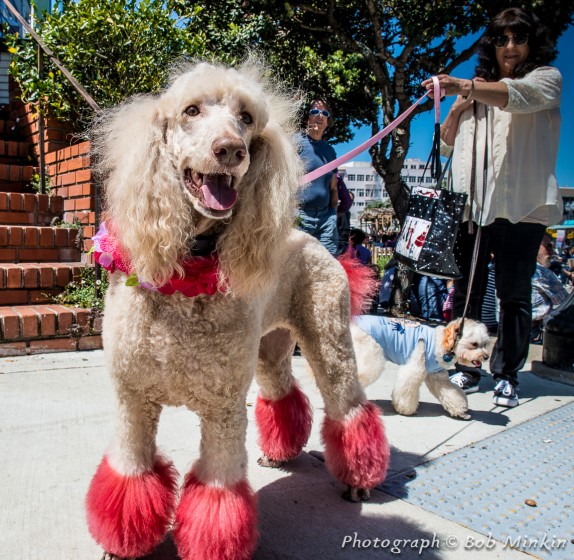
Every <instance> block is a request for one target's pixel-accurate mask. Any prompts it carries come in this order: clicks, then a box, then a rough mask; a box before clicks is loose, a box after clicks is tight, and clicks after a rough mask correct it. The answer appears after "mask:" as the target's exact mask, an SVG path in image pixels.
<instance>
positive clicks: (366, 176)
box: [365, 175, 373, 181]
mask: <svg viewBox="0 0 574 560" xmlns="http://www.w3.org/2000/svg"><path fill="white" fill-rule="evenodd" d="M372 180H373V176H372V175H365V181H372Z"/></svg>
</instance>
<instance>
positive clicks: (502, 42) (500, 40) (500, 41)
mask: <svg viewBox="0 0 574 560" xmlns="http://www.w3.org/2000/svg"><path fill="white" fill-rule="evenodd" d="M510 39H512V42H513V43H514V44H515V45H516V46H517V47H521V46H522V45H526V43H528V34H526V33H515V34H514V35H497V36H496V37H493V38H492V42H493V44H494V46H495V47H496V48H497V49H503V48H504V47H506V45H508V42H509V41H510Z"/></svg>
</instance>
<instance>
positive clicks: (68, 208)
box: [46, 142, 96, 252]
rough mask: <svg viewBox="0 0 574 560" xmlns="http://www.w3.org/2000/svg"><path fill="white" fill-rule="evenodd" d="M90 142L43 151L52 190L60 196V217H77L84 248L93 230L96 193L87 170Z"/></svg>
mask: <svg viewBox="0 0 574 560" xmlns="http://www.w3.org/2000/svg"><path fill="white" fill-rule="evenodd" d="M89 152H90V143H89V142H82V143H80V144H75V145H73V146H68V147H66V148H62V149H60V150H56V151H54V152H51V153H49V154H46V165H47V168H48V174H49V176H50V184H51V186H52V194H55V195H59V196H61V197H63V198H64V221H66V222H70V223H73V222H74V221H75V220H78V221H79V222H80V223H81V224H82V226H83V231H84V246H83V250H84V251H85V252H87V251H89V250H90V248H91V246H92V241H91V238H92V237H93V236H94V234H95V223H96V213H95V208H96V197H95V185H94V183H93V182H92V174H91V170H90V156H89Z"/></svg>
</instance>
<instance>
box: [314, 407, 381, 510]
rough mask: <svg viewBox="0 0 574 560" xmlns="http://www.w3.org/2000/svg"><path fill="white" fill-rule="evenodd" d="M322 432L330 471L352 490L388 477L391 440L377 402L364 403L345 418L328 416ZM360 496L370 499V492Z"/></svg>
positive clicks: (364, 487)
mask: <svg viewBox="0 0 574 560" xmlns="http://www.w3.org/2000/svg"><path fill="white" fill-rule="evenodd" d="M321 435H322V437H323V442H324V443H325V461H326V463H327V467H328V468H329V471H330V472H331V474H332V475H333V476H334V477H335V478H337V479H338V480H340V481H341V482H342V483H343V484H347V485H348V486H349V487H350V490H352V489H369V488H373V487H375V486H376V485H377V484H380V483H381V482H382V481H383V480H384V479H385V475H386V474H387V468H388V465H389V457H390V449H389V442H388V441H387V437H386V435H385V428H384V426H383V421H382V418H381V415H380V412H379V409H378V408H377V407H376V406H375V405H374V404H373V403H370V402H366V403H363V404H362V405H360V406H359V407H357V409H354V410H352V411H351V412H350V413H349V414H348V415H347V417H346V418H345V419H343V420H332V419H331V418H327V417H325V421H324V423H323V428H322V430H321ZM359 494H361V493H359ZM351 495H354V493H353V492H351ZM359 497H360V499H366V498H367V497H368V494H367V495H364V493H363V496H359Z"/></svg>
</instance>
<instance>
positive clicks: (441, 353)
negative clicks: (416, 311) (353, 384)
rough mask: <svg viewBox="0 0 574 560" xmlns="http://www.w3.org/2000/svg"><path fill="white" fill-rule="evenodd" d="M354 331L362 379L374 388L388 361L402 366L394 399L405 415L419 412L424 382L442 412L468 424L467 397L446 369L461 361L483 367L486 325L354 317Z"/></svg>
mask: <svg viewBox="0 0 574 560" xmlns="http://www.w3.org/2000/svg"><path fill="white" fill-rule="evenodd" d="M351 332H352V335H353V344H354V346H355V354H356V356H357V366H358V371H359V381H360V382H361V384H362V385H363V386H367V385H370V384H371V383H373V382H374V381H375V380H376V379H378V377H379V376H380V375H381V374H382V373H383V370H384V368H385V363H386V362H391V363H393V364H396V365H399V366H400V368H399V373H398V376H397V380H396V382H395V386H394V388H393V392H392V396H391V400H392V403H393V407H394V409H395V410H396V411H397V412H398V413H399V414H403V415H405V416H410V415H412V414H414V413H415V412H416V411H417V408H418V405H419V399H420V387H421V385H422V383H423V381H424V382H425V383H426V386H427V387H428V389H429V391H430V392H431V393H432V394H433V395H434V396H435V397H436V398H437V399H438V400H439V402H440V403H441V405H442V406H443V408H444V409H445V410H446V411H447V412H448V413H449V414H450V415H451V416H454V417H457V418H463V419H465V420H468V419H469V418H470V416H469V414H468V399H467V397H466V395H465V394H464V392H463V391H462V389H461V388H460V387H459V386H458V385H455V384H454V383H451V382H450V381H449V377H448V371H447V370H448V369H449V368H452V367H453V366H454V363H455V362H457V363H459V364H461V365H465V366H468V367H475V368H476V367H481V366H482V362H484V361H486V360H488V359H489V354H488V350H487V348H488V345H489V337H488V331H487V329H486V326H485V325H483V324H482V323H479V322H477V321H473V320H471V319H465V321H464V324H463V325H462V332H461V320H460V319H457V320H455V321H451V322H450V323H449V324H448V325H446V326H434V325H432V326H431V325H426V324H422V323H418V322H416V321H412V320H408V319H400V318H395V317H381V316H376V315H361V316H359V317H355V319H354V324H353V325H352V328H351Z"/></svg>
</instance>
